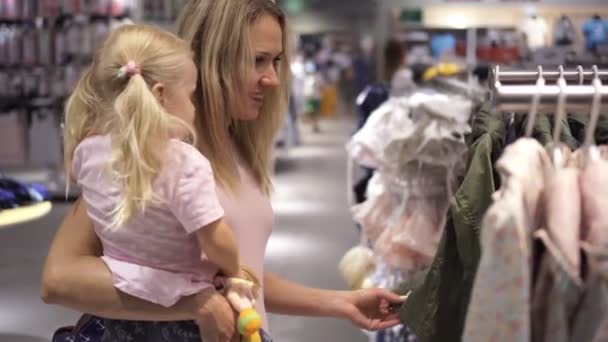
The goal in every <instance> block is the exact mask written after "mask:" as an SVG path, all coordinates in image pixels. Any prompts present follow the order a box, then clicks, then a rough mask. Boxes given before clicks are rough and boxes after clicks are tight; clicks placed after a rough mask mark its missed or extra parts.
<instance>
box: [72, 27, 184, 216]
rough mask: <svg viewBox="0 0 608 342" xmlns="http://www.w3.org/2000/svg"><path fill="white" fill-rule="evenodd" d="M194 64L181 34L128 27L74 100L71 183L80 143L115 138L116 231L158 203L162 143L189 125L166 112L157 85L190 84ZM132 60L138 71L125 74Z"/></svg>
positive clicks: (99, 55) (99, 57)
mask: <svg viewBox="0 0 608 342" xmlns="http://www.w3.org/2000/svg"><path fill="white" fill-rule="evenodd" d="M189 61H190V62H189ZM191 61H192V53H191V50H190V48H189V46H188V45H187V44H186V43H185V42H184V41H183V40H180V39H179V38H177V37H176V36H175V35H173V34H170V33H167V32H165V31H162V30H161V29H158V28H155V27H152V26H145V25H126V26H122V27H119V28H117V29H116V30H114V31H112V32H111V33H110V34H109V36H108V37H107V39H106V40H105V41H104V43H103V45H102V46H101V47H100V48H99V50H98V51H97V52H96V54H95V56H94V59H93V63H92V65H91V66H90V67H89V69H88V70H86V72H85V73H84V74H83V76H82V78H81V79H80V81H79V82H78V84H77V86H76V89H75V91H74V92H73V94H72V95H71V96H70V98H69V99H68V101H67V104H66V110H65V127H64V149H65V151H64V153H65V158H64V159H65V170H66V174H67V177H68V179H71V169H72V162H73V158H74V151H75V149H76V147H77V146H78V144H79V143H80V142H82V141H83V140H84V139H85V138H87V137H89V136H92V135H98V134H104V135H105V134H107V135H109V136H110V137H111V141H112V160H111V163H110V166H111V171H112V174H113V176H116V177H117V179H118V180H119V182H120V184H121V185H122V189H123V193H122V198H121V200H120V203H119V205H118V206H117V208H116V210H115V212H114V213H113V215H114V224H115V226H118V225H120V224H122V223H124V222H125V221H126V220H128V219H129V218H130V217H132V216H133V215H134V214H135V213H136V212H137V211H138V210H142V209H144V207H145V205H146V203H147V202H148V201H150V200H151V199H153V191H152V182H153V180H154V178H155V177H156V175H157V174H158V173H159V172H160V170H161V166H162V158H163V156H164V150H162V149H159V147H158V146H162V145H159V143H164V142H167V141H168V140H169V139H170V138H171V134H172V132H175V129H179V128H178V127H177V126H178V125H184V124H185V123H184V122H183V121H181V120H179V119H177V118H176V117H175V116H172V115H169V114H168V113H167V112H166V111H165V110H164V108H163V107H162V106H161V104H160V102H159V101H158V100H157V99H156V97H155V96H154V94H153V93H152V90H151V88H152V87H153V86H154V85H155V84H156V83H158V82H160V83H162V84H164V85H171V84H176V83H179V82H183V80H181V79H180V76H181V75H183V71H184V70H186V69H185V68H186V66H187V64H188V63H191ZM129 62H131V63H132V64H134V65H135V66H136V69H135V72H132V73H131V72H129V73H127V74H125V72H124V71H125V69H122V70H121V68H123V67H125V66H126V65H127V64H128V63H129ZM192 138H194V137H192Z"/></svg>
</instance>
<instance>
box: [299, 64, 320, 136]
mask: <svg viewBox="0 0 608 342" xmlns="http://www.w3.org/2000/svg"><path fill="white" fill-rule="evenodd" d="M323 86H324V82H323V76H322V75H321V72H320V71H319V68H318V66H317V63H315V62H313V61H308V62H307V63H305V64H304V89H303V94H304V118H305V121H309V122H310V124H311V126H312V131H313V132H315V133H319V132H320V131H321V128H320V126H319V116H320V115H321V97H322V96H323Z"/></svg>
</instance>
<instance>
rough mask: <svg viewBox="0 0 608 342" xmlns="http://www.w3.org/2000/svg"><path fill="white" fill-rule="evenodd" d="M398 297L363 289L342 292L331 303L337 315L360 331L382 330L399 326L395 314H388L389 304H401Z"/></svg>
mask: <svg viewBox="0 0 608 342" xmlns="http://www.w3.org/2000/svg"><path fill="white" fill-rule="evenodd" d="M401 303H403V300H402V299H401V297H399V296H398V295H396V294H394V293H392V292H389V291H386V290H383V289H364V290H358V291H351V292H342V293H341V294H340V295H339V296H338V297H337V298H336V301H335V302H334V303H333V305H335V310H337V315H338V316H339V317H343V318H346V319H349V320H350V321H352V322H353V324H355V325H356V326H358V327H359V328H361V329H365V330H369V331H377V330H384V329H388V328H391V327H394V326H396V325H399V324H401V322H400V321H399V317H398V316H397V314H396V313H390V312H389V307H390V305H391V304H401Z"/></svg>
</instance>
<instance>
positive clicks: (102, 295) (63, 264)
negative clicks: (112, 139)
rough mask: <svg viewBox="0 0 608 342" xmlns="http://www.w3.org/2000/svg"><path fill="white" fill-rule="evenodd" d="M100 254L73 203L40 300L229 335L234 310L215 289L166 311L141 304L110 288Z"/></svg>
mask: <svg viewBox="0 0 608 342" xmlns="http://www.w3.org/2000/svg"><path fill="white" fill-rule="evenodd" d="M101 251H102V250H101V244H100V242H99V239H98V238H97V236H96V235H95V231H94V229H93V224H92V222H91V220H90V219H89V217H88V216H87V212H86V207H85V204H84V203H83V202H82V201H78V202H77V203H76V204H75V205H74V207H73V208H72V209H71V210H70V212H69V213H68V214H67V215H66V217H65V219H64V221H63V223H62V224H61V227H60V228H59V230H58V231H57V234H56V235H55V239H54V241H53V243H52V245H51V249H50V251H49V255H48V257H47V260H46V265H45V267H44V273H43V277H42V287H41V297H42V300H43V301H44V302H45V303H48V304H58V305H61V306H65V307H69V308H72V309H76V310H79V311H82V312H88V313H92V314H96V315H99V316H102V317H107V318H113V319H127V320H158V321H171V320H187V319H197V320H198V321H199V322H200V321H206V322H210V324H211V322H213V324H211V326H210V327H209V329H212V328H213V327H215V328H216V329H218V330H220V334H225V335H226V336H232V334H233V333H234V327H235V324H234V316H233V311H232V309H231V308H230V305H229V304H228V302H227V301H226V299H225V298H224V297H223V296H221V295H220V294H218V293H217V292H216V291H215V290H213V289H209V290H205V291H202V292H201V293H199V294H197V295H194V296H190V297H185V298H183V299H182V300H180V301H179V302H178V303H177V304H175V305H174V306H172V307H169V308H166V307H163V306H161V305H156V304H152V303H149V302H146V301H143V300H140V299H138V298H135V297H132V296H129V295H126V294H124V293H122V292H120V291H118V290H117V289H115V288H114V286H113V284H112V275H111V273H110V271H109V269H108V268H107V267H106V265H105V263H104V262H103V261H102V260H101V258H99V256H100V255H101ZM222 336H223V335H222Z"/></svg>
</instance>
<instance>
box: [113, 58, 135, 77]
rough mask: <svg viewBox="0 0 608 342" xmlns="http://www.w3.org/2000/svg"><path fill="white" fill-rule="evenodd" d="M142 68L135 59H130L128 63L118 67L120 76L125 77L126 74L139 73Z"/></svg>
mask: <svg viewBox="0 0 608 342" xmlns="http://www.w3.org/2000/svg"><path fill="white" fill-rule="evenodd" d="M140 72H141V69H140V68H139V66H138V65H137V64H136V63H135V62H134V61H129V62H127V64H125V65H123V66H121V67H120V69H118V74H117V76H118V78H123V77H125V76H129V77H131V76H133V75H135V74H139V73H140Z"/></svg>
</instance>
